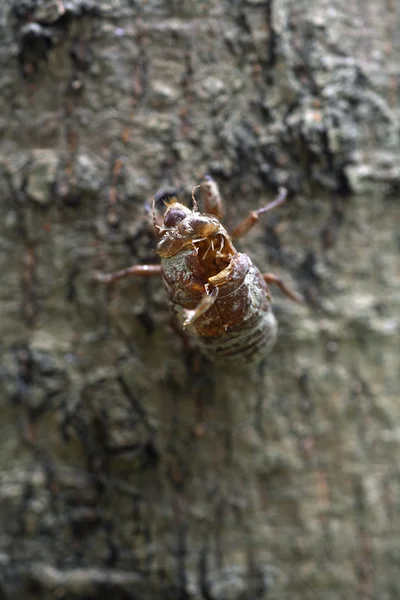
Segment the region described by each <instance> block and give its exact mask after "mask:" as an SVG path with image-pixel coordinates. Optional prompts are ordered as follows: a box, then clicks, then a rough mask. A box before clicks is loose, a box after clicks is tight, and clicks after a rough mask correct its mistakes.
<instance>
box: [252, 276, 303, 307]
mask: <svg viewBox="0 0 400 600" xmlns="http://www.w3.org/2000/svg"><path fill="white" fill-rule="evenodd" d="M262 276H263V279H264V281H265V282H266V283H273V284H274V285H276V286H278V288H279V289H280V290H281V291H282V292H283V293H284V294H286V296H288V297H289V298H290V299H291V300H294V301H295V302H303V300H304V299H303V296H301V295H300V294H298V293H297V292H294V291H292V290H291V289H290V288H288V287H287V285H286V284H285V283H283V281H282V279H281V278H280V277H278V276H277V275H274V274H273V273H263V275H262Z"/></svg>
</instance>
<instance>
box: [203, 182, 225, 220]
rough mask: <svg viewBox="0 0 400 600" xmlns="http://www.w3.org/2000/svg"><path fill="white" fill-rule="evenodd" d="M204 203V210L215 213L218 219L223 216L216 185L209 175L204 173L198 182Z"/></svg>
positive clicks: (220, 199) (211, 213)
mask: <svg viewBox="0 0 400 600" xmlns="http://www.w3.org/2000/svg"><path fill="white" fill-rule="evenodd" d="M200 190H201V195H202V198H203V203H204V212H206V213H208V214H210V215H215V216H216V217H217V218H218V219H221V217H222V216H223V212H224V211H223V205H222V198H221V195H220V193H219V189H218V186H217V184H216V182H215V181H214V179H213V178H212V177H211V176H210V175H206V176H205V177H204V180H203V181H202V182H201V184H200Z"/></svg>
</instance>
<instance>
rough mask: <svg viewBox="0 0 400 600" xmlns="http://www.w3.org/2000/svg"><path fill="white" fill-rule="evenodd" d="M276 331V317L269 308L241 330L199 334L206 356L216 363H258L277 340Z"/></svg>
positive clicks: (200, 343)
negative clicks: (213, 334) (215, 335)
mask: <svg viewBox="0 0 400 600" xmlns="http://www.w3.org/2000/svg"><path fill="white" fill-rule="evenodd" d="M276 333H277V323H276V319H275V317H274V314H273V312H272V310H271V309H269V311H268V312H263V313H261V314H259V315H258V318H257V319H256V320H255V322H254V323H247V324H246V327H244V328H243V329H240V330H239V331H233V332H231V333H226V334H225V335H221V336H219V337H207V338H206V337H200V336H199V337H198V341H199V345H200V346H201V348H202V350H203V352H204V353H205V354H206V356H208V358H209V359H210V360H212V361H213V362H215V363H230V362H232V363H256V362H261V361H262V360H263V358H264V357H265V356H266V354H267V352H268V350H269V348H270V347H271V346H272V345H273V344H274V342H275V339H276Z"/></svg>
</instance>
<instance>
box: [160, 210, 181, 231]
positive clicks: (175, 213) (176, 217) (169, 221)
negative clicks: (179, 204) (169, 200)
mask: <svg viewBox="0 0 400 600" xmlns="http://www.w3.org/2000/svg"><path fill="white" fill-rule="evenodd" d="M185 217H186V213H184V212H183V210H181V209H180V208H171V210H169V211H168V212H167V214H166V215H165V217H164V225H165V227H173V226H174V225H176V224H177V223H179V221H183V219H185Z"/></svg>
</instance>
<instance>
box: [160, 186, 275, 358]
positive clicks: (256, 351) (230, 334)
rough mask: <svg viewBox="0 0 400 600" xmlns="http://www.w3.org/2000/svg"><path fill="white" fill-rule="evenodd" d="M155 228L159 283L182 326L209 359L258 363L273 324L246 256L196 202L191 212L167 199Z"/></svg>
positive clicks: (266, 291) (272, 334)
mask: <svg viewBox="0 0 400 600" xmlns="http://www.w3.org/2000/svg"><path fill="white" fill-rule="evenodd" d="M211 191H212V190H211ZM206 193H207V189H206ZM214 200H215V199H214ZM156 227H157V228H158V230H159V235H160V239H159V242H158V246H157V253H158V254H159V255H160V257H161V264H162V267H161V268H162V276H163V281H164V286H165V289H166V291H167V294H168V298H169V300H170V302H171V305H172V310H173V312H174V314H175V316H176V318H177V319H178V321H179V322H180V323H181V325H182V326H183V327H184V328H185V329H187V330H188V332H190V333H191V334H192V335H193V336H194V337H195V338H196V339H197V342H198V344H199V346H200V348H201V349H202V350H203V352H204V353H205V355H206V356H207V357H208V358H209V359H210V360H212V361H213V362H217V363H231V362H245V363H254V362H259V361H261V360H262V359H263V358H264V357H265V354H266V352H267V350H268V349H269V348H270V347H271V346H272V345H273V343H274V341H275V339H276V334H277V323H276V319H275V317H274V315H273V312H272V309H271V296H270V293H269V289H268V286H267V284H266V282H265V280H264V278H263V276H262V274H261V273H260V271H259V270H258V269H257V267H255V266H254V265H253V263H252V261H251V259H250V258H249V257H248V256H247V254H243V253H241V252H238V251H237V250H236V249H235V247H234V246H233V244H232V240H231V238H230V236H229V234H228V232H227V231H226V229H225V228H224V227H223V225H221V223H220V221H219V219H218V218H217V217H216V216H214V215H212V214H205V213H200V212H198V211H197V205H196V204H195V205H194V209H193V210H191V209H189V208H187V207H186V206H184V205H183V204H180V203H179V202H177V201H176V199H172V201H171V202H170V203H169V204H168V206H167V209H166V212H165V214H164V220H163V224H162V226H157V225H156Z"/></svg>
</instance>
